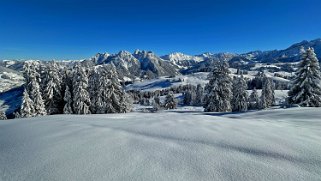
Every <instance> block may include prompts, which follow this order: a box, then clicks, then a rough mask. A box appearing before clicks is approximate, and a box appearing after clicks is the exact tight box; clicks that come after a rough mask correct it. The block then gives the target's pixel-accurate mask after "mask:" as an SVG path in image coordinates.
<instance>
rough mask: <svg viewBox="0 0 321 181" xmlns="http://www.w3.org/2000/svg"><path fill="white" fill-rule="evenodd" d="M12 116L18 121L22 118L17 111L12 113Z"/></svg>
mask: <svg viewBox="0 0 321 181" xmlns="http://www.w3.org/2000/svg"><path fill="white" fill-rule="evenodd" d="M13 116H14V118H15V119H19V118H21V117H22V116H21V115H20V113H19V111H15V112H14V113H13Z"/></svg>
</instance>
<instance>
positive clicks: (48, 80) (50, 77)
mask: <svg viewBox="0 0 321 181" xmlns="http://www.w3.org/2000/svg"><path fill="white" fill-rule="evenodd" d="M59 73H60V70H59V66H58V65H57V63H56V62H54V61H52V62H50V63H49V64H48V66H47V69H46V74H45V75H44V77H43V80H42V84H45V85H44V86H43V87H44V91H43V99H44V102H45V106H46V110H47V112H48V114H58V113H61V112H62V109H63V99H62V94H61V93H62V90H61V84H62V80H61V77H62V76H61V75H59Z"/></svg>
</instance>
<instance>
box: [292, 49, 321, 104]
mask: <svg viewBox="0 0 321 181" xmlns="http://www.w3.org/2000/svg"><path fill="white" fill-rule="evenodd" d="M288 94H289V97H288V102H289V104H298V105H300V106H303V107H320V106H321V75H320V66H319V61H318V59H317V57H316V55H315V53H314V49H313V48H308V49H307V50H306V51H304V50H302V51H301V62H300V63H299V66H298V69H297V71H296V76H295V78H294V80H293V82H292V88H291V90H290V91H289V93H288Z"/></svg>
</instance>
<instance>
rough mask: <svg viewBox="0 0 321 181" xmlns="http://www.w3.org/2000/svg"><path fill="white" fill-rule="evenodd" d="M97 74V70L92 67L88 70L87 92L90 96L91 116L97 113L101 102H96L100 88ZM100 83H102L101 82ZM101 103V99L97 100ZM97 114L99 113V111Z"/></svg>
mask: <svg viewBox="0 0 321 181" xmlns="http://www.w3.org/2000/svg"><path fill="white" fill-rule="evenodd" d="M99 76H101V75H99V73H98V72H97V68H96V67H93V68H92V69H90V70H89V78H88V92H89V96H90V102H91V104H90V111H91V113H92V114H94V113H97V108H99V107H101V106H102V105H101V102H97V101H98V97H99V96H98V95H97V94H98V87H99V86H100V85H99V84H100V83H99ZM101 83H102V82H101ZM99 101H101V99H100V100H99ZM98 112H101V110H99V111H98Z"/></svg>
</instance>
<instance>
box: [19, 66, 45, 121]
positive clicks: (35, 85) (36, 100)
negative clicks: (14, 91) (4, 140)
mask: <svg viewBox="0 0 321 181" xmlns="http://www.w3.org/2000/svg"><path fill="white" fill-rule="evenodd" d="M23 69H24V77H25V81H26V83H25V92H26V91H27V93H28V97H30V99H31V100H32V103H33V104H32V106H31V109H32V112H31V113H32V115H31V116H42V115H46V114H47V113H46V109H45V105H44V102H43V99H42V95H41V92H40V86H39V82H40V74H39V72H38V71H39V62H36V61H27V62H25V63H24V66H23ZM22 116H23V117H25V116H24V115H22Z"/></svg>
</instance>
